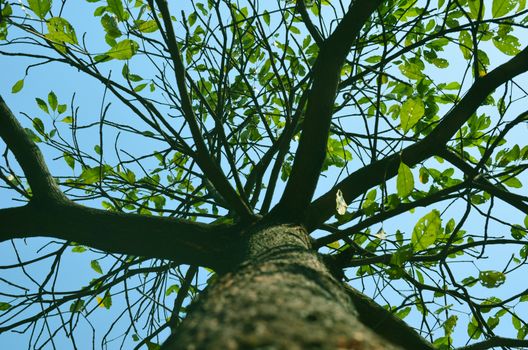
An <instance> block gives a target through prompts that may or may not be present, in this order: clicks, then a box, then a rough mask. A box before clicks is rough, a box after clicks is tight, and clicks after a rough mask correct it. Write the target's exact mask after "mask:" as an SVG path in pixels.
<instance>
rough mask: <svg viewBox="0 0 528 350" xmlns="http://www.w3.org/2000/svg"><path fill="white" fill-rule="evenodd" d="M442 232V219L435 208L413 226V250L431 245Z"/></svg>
mask: <svg viewBox="0 0 528 350" xmlns="http://www.w3.org/2000/svg"><path fill="white" fill-rule="evenodd" d="M441 233H442V219H441V218H440V212H439V211H438V210H436V209H434V210H433V211H431V212H430V213H429V214H426V215H425V216H424V217H422V218H421V219H420V220H418V222H417V223H416V225H415V226H414V229H413V232H412V237H411V243H412V245H413V249H414V251H420V250H424V249H426V248H427V247H429V246H430V245H432V244H433V243H434V242H435V241H436V239H437V238H438V235H440V234H441Z"/></svg>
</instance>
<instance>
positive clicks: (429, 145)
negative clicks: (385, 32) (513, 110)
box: [303, 47, 528, 230]
mask: <svg viewBox="0 0 528 350" xmlns="http://www.w3.org/2000/svg"><path fill="white" fill-rule="evenodd" d="M527 70H528V47H527V48H525V49H524V50H522V51H521V52H520V53H519V54H517V55H516V56H515V57H513V58H512V59H511V60H509V61H508V62H506V63H504V64H502V65H501V66H499V67H497V68H495V69H494V70H492V71H491V72H490V73H489V74H487V75H486V76H484V77H482V78H481V79H479V80H478V81H477V82H475V83H474V84H473V85H472V86H471V88H470V89H469V90H468V92H467V93H466V95H465V96H464V97H463V98H462V99H461V101H460V102H459V103H458V104H457V105H455V106H454V107H453V108H452V109H451V110H450V111H449V112H448V113H447V114H446V115H445V116H444V117H443V118H442V120H441V122H440V123H439V124H438V126H437V127H436V128H435V129H434V130H433V131H432V132H431V133H430V134H429V135H428V136H427V137H425V138H424V139H423V140H421V141H419V142H417V143H415V144H413V145H411V146H408V147H406V148H404V149H403V150H402V151H401V152H400V153H399V154H393V155H390V156H387V157H385V158H383V159H380V160H378V161H376V162H374V163H372V164H370V165H367V166H365V167H362V168H361V169H359V170H356V171H355V172H353V173H352V174H350V175H349V176H347V177H346V178H345V179H343V180H342V181H341V182H340V183H338V184H337V185H336V186H334V187H333V188H332V189H330V190H329V191H328V192H326V193H325V194H323V195H322V196H321V197H319V198H318V199H317V200H315V201H314V202H313V203H312V204H311V205H310V207H309V208H308V209H307V210H306V211H305V212H304V219H303V222H304V224H305V225H306V227H307V228H308V229H309V230H313V229H315V228H316V227H317V226H318V225H319V224H321V223H323V222H324V221H326V220H327V219H328V218H329V217H331V216H332V215H333V213H334V212H335V201H336V199H335V198H336V192H337V190H338V189H340V190H341V191H342V192H343V197H344V199H345V201H346V202H347V203H350V202H351V201H352V200H353V199H354V198H356V197H357V196H359V195H361V194H362V193H364V192H366V191H367V190H368V189H369V188H372V187H374V186H376V185H379V184H380V183H382V182H384V181H386V180H388V179H390V178H392V177H393V176H395V175H396V174H397V172H398V166H399V164H400V162H401V161H403V162H404V163H405V164H407V165H408V166H409V167H412V166H414V165H416V164H418V163H419V162H421V161H423V160H425V159H427V158H429V157H431V156H432V155H434V154H435V152H437V151H438V150H439V149H441V148H443V147H445V145H446V143H447V142H448V141H449V139H450V138H451V137H452V136H453V135H454V134H455V133H456V131H457V130H459V129H460V128H461V127H462V125H464V123H465V122H466V121H467V120H468V119H469V118H470V117H471V115H472V114H473V113H474V112H475V111H476V110H477V108H478V107H479V106H480V105H481V103H482V101H483V100H484V99H485V98H486V97H487V96H488V95H489V94H490V93H492V92H493V91H494V90H495V89H496V88H497V87H499V86H500V85H502V84H503V83H505V82H506V81H508V80H510V79H512V78H514V77H515V76H517V75H519V74H521V73H524V72H526V71H527Z"/></svg>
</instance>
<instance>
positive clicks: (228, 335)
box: [163, 225, 403, 350]
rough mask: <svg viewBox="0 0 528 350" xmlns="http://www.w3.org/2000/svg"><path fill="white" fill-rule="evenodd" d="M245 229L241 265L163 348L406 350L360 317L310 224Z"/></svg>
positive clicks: (224, 277) (222, 279)
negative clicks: (315, 246) (316, 246)
mask: <svg viewBox="0 0 528 350" xmlns="http://www.w3.org/2000/svg"><path fill="white" fill-rule="evenodd" d="M246 235H247V237H248V238H247V240H246V242H245V243H246V244H244V247H242V248H241V253H242V254H241V255H240V256H241V260H242V263H241V264H240V265H239V266H238V267H236V268H235V269H233V271H231V272H228V273H225V274H223V275H222V276H219V278H218V280H217V281H216V282H215V283H213V284H212V285H210V287H208V289H207V290H206V291H205V293H204V294H203V295H202V296H201V297H200V299H199V300H198V301H197V302H196V303H195V304H194V305H192V306H191V307H190V309H189V314H188V316H187V318H186V319H185V320H184V321H183V323H182V324H181V326H180V327H179V328H178V329H177V330H176V333H175V334H173V335H172V336H171V337H170V338H169V339H168V340H167V341H166V342H165V344H164V346H163V349H170V350H176V349H233V350H234V349H289V350H294V349H365V350H367V349H372V350H374V349H403V348H402V347H400V346H398V345H394V344H393V343H391V342H390V341H388V340H387V339H385V338H383V337H382V336H380V335H379V334H377V333H376V332H374V331H372V330H371V329H370V328H368V327H367V326H365V325H364V324H363V323H361V321H360V317H359V315H358V312H357V310H356V307H355V306H354V304H353V302H352V300H351V299H350V297H349V294H348V293H347V292H346V291H345V290H344V289H343V287H342V285H341V284H340V283H339V282H338V281H337V280H336V279H335V278H334V277H333V276H332V275H331V273H330V272H329V270H328V269H327V267H326V266H325V264H324V263H323V260H322V259H321V258H320V257H319V256H318V254H317V253H315V252H314V251H313V250H312V249H311V244H310V238H309V236H308V234H307V233H306V231H305V229H304V228H302V227H300V226H296V225H274V226H270V227H264V228H259V229H254V230H253V232H251V233H247V234H246ZM233 253H234V254H237V253H236V252H233Z"/></svg>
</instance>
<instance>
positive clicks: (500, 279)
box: [479, 270, 506, 288]
mask: <svg viewBox="0 0 528 350" xmlns="http://www.w3.org/2000/svg"><path fill="white" fill-rule="evenodd" d="M479 281H480V284H482V285H483V286H484V287H486V288H497V287H498V286H500V285H502V284H503V283H504V282H506V275H505V274H504V273H502V272H500V271H491V270H490V271H480V273H479Z"/></svg>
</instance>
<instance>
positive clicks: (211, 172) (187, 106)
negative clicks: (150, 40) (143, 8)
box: [149, 0, 253, 219]
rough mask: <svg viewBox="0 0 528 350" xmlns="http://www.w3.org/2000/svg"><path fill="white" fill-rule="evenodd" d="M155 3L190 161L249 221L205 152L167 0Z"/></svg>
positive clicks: (240, 202)
mask: <svg viewBox="0 0 528 350" xmlns="http://www.w3.org/2000/svg"><path fill="white" fill-rule="evenodd" d="M155 1H156V5H157V6H158V9H159V11H160V13H161V16H162V19H163V24H164V25H165V32H164V38H165V41H166V43H167V46H168V50H169V53H170V55H171V59H172V62H173V64H174V74H175V78H176V84H177V86H178V91H179V93H180V99H181V107H182V110H183V117H184V118H185V121H186V122H187V123H188V124H189V129H190V131H191V134H192V138H193V140H194V142H195V145H196V154H195V157H194V158H195V159H196V162H197V163H198V165H199V166H200V168H201V169H202V171H203V172H204V174H205V175H206V176H207V177H208V178H209V180H210V181H211V183H212V184H213V185H214V186H215V188H216V190H217V191H218V192H219V193H220V194H221V195H222V197H224V199H225V200H226V201H227V202H228V204H229V205H230V207H231V208H232V209H234V210H235V211H236V212H237V213H238V214H239V215H240V216H241V218H242V219H249V218H251V217H252V216H253V214H252V213H251V210H250V209H249V206H248V205H247V203H245V202H244V201H243V200H242V197H241V196H240V195H239V194H237V192H236V191H235V189H234V188H233V186H231V184H230V183H229V181H228V180H227V178H226V176H225V174H224V173H223V172H222V170H221V169H220V167H219V166H218V165H217V164H216V163H215V162H213V160H212V158H211V155H210V154H209V150H208V148H207V146H206V144H205V142H204V140H203V138H202V132H201V130H200V127H199V126H198V123H197V121H196V120H197V118H196V115H195V114H194V111H193V107H192V103H191V99H190V96H189V93H188V91H187V86H186V85H185V67H184V65H183V62H182V59H181V55H180V49H179V47H178V42H177V40H176V36H175V33H174V28H173V26H172V19H171V16H170V12H169V8H168V4H167V0H155ZM149 4H150V6H151V7H152V10H153V11H154V8H153V3H152V1H149ZM153 16H154V17H155V18H156V17H157V15H156V13H154V14H153Z"/></svg>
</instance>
